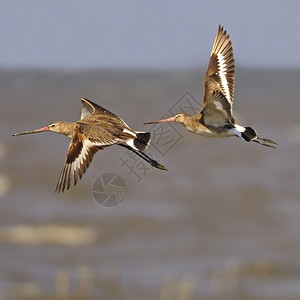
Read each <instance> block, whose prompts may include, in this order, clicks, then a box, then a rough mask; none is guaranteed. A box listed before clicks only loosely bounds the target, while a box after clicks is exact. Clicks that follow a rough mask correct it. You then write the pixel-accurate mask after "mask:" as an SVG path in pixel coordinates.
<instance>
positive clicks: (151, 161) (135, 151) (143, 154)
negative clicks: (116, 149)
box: [119, 144, 167, 171]
mask: <svg viewBox="0 0 300 300" xmlns="http://www.w3.org/2000/svg"><path fill="white" fill-rule="evenodd" d="M119 146H122V147H125V148H127V149H128V150H130V151H132V152H134V153H135V154H136V155H138V156H139V157H141V158H142V159H144V160H145V161H146V162H147V163H149V164H150V165H151V166H153V167H154V168H157V169H160V170H165V171H167V169H166V167H165V166H163V165H161V164H160V163H158V162H157V161H156V160H154V159H152V158H151V157H149V156H148V155H146V154H145V153H144V152H140V151H137V150H135V149H134V148H132V147H130V146H129V145H127V144H119Z"/></svg>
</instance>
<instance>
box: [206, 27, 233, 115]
mask: <svg viewBox="0 0 300 300" xmlns="http://www.w3.org/2000/svg"><path fill="white" fill-rule="evenodd" d="M203 85H204V97H203V103H202V108H201V110H202V109H204V107H205V106H206V105H207V104H208V103H209V102H210V101H212V100H213V99H214V97H212V94H213V93H214V92H215V91H218V92H220V93H222V94H223V95H224V97H225V99H226V100H227V101H228V103H229V105H230V106H232V103H233V97H234V58H233V49H232V43H231V41H230V37H229V35H227V33H226V31H224V29H223V27H221V26H219V28H218V32H217V35H216V38H215V41H214V44H213V47H212V51H211V55H210V60H209V63H208V68H207V71H206V75H205V78H204V81H203Z"/></svg>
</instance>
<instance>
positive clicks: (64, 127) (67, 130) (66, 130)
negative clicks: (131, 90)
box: [57, 121, 76, 139]
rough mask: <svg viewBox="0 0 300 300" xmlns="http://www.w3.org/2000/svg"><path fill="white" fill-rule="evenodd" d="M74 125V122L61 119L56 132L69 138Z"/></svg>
mask: <svg viewBox="0 0 300 300" xmlns="http://www.w3.org/2000/svg"><path fill="white" fill-rule="evenodd" d="M75 125H76V124H75V123H71V122H64V121H61V122H60V126H59V130H58V131H57V132H58V133H60V134H63V135H66V136H67V137H69V138H70V139H71V138H72V136H73V132H74V128H75Z"/></svg>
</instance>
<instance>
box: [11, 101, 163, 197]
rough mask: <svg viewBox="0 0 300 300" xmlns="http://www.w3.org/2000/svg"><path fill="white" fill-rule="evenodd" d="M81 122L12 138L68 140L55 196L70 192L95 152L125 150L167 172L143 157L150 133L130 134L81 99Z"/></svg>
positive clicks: (105, 112) (106, 113)
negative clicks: (34, 136) (116, 147)
mask: <svg viewBox="0 0 300 300" xmlns="http://www.w3.org/2000/svg"><path fill="white" fill-rule="evenodd" d="M81 103H82V108H81V118H80V120H79V121H77V122H73V123H70V122H63V121H58V122H53V123H51V124H49V125H47V126H45V127H41V128H39V129H36V130H30V131H24V132H19V133H15V134H13V136H17V135H24V134H31V133H39V132H44V131H53V132H57V133H60V134H63V135H66V136H67V137H69V138H70V139H71V142H70V145H69V149H68V153H67V157H66V159H65V163H64V165H63V168H62V171H61V173H60V176H59V179H58V183H57V186H56V190H55V191H56V192H58V193H59V192H60V191H61V192H63V191H64V190H65V189H69V188H70V185H71V182H72V180H73V182H74V185H76V183H77V181H78V178H79V179H81V177H82V175H83V174H84V173H85V172H86V170H87V168H88V167H89V165H90V163H91V162H92V159H93V156H94V154H95V153H96V152H97V151H98V150H102V149H105V148H106V147H109V146H112V145H115V144H116V145H119V146H122V147H125V148H127V149H129V150H131V151H133V152H134V153H135V154H137V155H138V156H140V157H141V158H142V159H144V160H145V161H146V162H148V163H149V164H150V165H151V166H153V167H155V168H157V169H160V170H167V169H166V168H165V167H164V166H163V165H161V164H159V163H158V162H157V161H155V160H154V159H152V158H150V157H149V156H148V155H146V154H145V153H144V151H145V150H146V149H147V147H148V145H149V144H150V133H149V132H140V131H135V130H132V129H131V128H130V127H129V126H128V125H127V124H126V123H125V122H124V121H123V120H122V119H120V118H119V117H117V116H116V115H115V114H113V113H111V112H110V111H108V110H107V109H105V108H103V107H101V106H99V105H97V104H95V103H93V102H92V101H90V100H88V99H85V98H81Z"/></svg>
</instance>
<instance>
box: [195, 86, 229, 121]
mask: <svg viewBox="0 0 300 300" xmlns="http://www.w3.org/2000/svg"><path fill="white" fill-rule="evenodd" d="M201 122H202V123H203V124H205V125H206V126H213V127H224V126H227V125H231V124H233V123H235V120H234V118H233V117H232V114H231V105H230V103H229V102H228V100H227V99H226V98H225V96H224V95H223V94H222V93H221V92H220V91H214V92H213V93H212V95H211V97H210V99H209V101H208V103H207V104H206V105H205V107H204V108H203V109H202V111H201Z"/></svg>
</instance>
